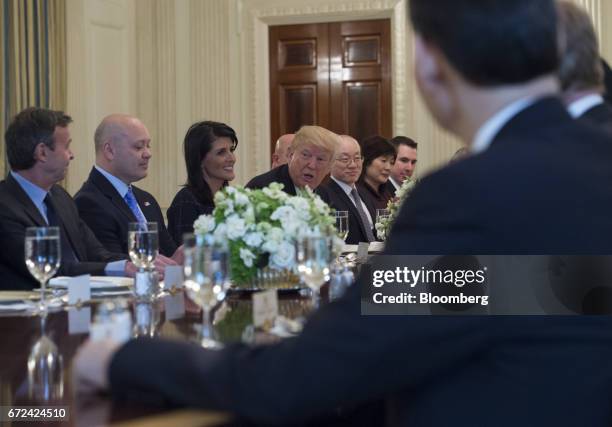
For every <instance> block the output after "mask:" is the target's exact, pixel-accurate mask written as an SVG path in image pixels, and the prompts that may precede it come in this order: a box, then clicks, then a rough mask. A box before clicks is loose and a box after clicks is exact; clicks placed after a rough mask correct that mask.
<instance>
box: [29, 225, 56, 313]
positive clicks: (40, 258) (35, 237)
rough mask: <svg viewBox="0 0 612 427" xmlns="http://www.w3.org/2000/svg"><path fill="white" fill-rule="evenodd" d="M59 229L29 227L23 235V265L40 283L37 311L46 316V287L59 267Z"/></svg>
mask: <svg viewBox="0 0 612 427" xmlns="http://www.w3.org/2000/svg"><path fill="white" fill-rule="evenodd" d="M61 253H62V252H61V248H60V230H59V227H29V228H27V229H26V235H25V263H26V266H27V268H28V271H29V272H30V274H31V275H32V276H34V278H35V279H36V280H38V282H39V283H40V289H41V295H40V303H39V307H38V311H39V312H40V314H41V315H42V316H44V315H46V314H47V303H46V295H45V294H46V287H47V282H48V281H49V279H50V278H52V277H53V276H54V275H55V273H57V270H59V267H60V260H61Z"/></svg>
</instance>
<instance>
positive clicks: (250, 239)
mask: <svg viewBox="0 0 612 427" xmlns="http://www.w3.org/2000/svg"><path fill="white" fill-rule="evenodd" d="M243 240H244V243H246V244H247V246H252V247H254V248H257V247H259V246H260V245H261V243H262V242H263V240H264V238H263V235H262V234H261V233H257V232H255V233H247V234H246V236H244V239H243Z"/></svg>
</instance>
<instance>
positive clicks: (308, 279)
mask: <svg viewBox="0 0 612 427" xmlns="http://www.w3.org/2000/svg"><path fill="white" fill-rule="evenodd" d="M329 239H330V238H329V237H324V236H309V237H306V238H304V240H303V247H304V255H303V256H304V258H303V264H302V268H301V269H300V277H301V279H302V280H303V281H304V283H306V285H307V286H308V287H309V288H310V289H311V291H312V305H313V308H314V309H317V308H318V307H319V300H320V295H319V290H320V288H321V286H322V285H323V284H324V283H325V282H326V281H327V280H329V275H330V268H329V264H330V261H331V251H330V243H329Z"/></svg>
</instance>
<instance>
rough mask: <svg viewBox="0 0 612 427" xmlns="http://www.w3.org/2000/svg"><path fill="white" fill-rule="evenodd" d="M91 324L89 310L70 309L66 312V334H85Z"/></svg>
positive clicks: (84, 308) (82, 308)
mask: <svg viewBox="0 0 612 427" xmlns="http://www.w3.org/2000/svg"><path fill="white" fill-rule="evenodd" d="M90 324H91V308H90V307H81V308H75V307H70V309H69V310H68V334H69V335H75V334H87V333H89V326H90Z"/></svg>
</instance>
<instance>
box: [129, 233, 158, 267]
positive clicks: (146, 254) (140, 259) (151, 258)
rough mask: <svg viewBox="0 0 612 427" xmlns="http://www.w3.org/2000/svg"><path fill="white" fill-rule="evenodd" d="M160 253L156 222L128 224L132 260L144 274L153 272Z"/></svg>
mask: <svg viewBox="0 0 612 427" xmlns="http://www.w3.org/2000/svg"><path fill="white" fill-rule="evenodd" d="M158 251H159V237H158V234H157V223H156V222H130V223H129V224H128V252H129V255H130V259H131V260H132V262H133V263H134V265H136V267H138V269H139V270H140V271H142V272H144V271H150V270H153V266H154V262H155V258H156V257H157V253H158Z"/></svg>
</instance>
